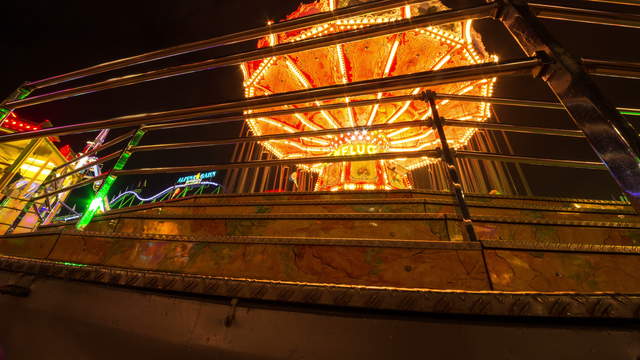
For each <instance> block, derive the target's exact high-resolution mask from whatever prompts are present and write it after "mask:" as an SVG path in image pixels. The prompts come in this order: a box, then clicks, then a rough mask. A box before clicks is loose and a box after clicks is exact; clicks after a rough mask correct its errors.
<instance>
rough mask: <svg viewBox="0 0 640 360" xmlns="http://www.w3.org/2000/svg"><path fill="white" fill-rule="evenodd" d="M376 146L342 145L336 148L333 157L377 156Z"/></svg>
mask: <svg viewBox="0 0 640 360" xmlns="http://www.w3.org/2000/svg"><path fill="white" fill-rule="evenodd" d="M379 152H380V150H378V145H376V144H344V145H342V146H340V147H338V148H337V149H336V150H335V151H334V152H333V155H335V156H347V155H364V154H369V155H372V154H377V153H379Z"/></svg>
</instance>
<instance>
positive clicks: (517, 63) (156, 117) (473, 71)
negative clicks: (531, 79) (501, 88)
mask: <svg viewBox="0 0 640 360" xmlns="http://www.w3.org/2000/svg"><path fill="white" fill-rule="evenodd" d="M542 65H543V63H542V61H541V60H540V59H539V58H537V57H530V58H524V59H516V60H509V61H503V62H498V63H483V64H476V65H468V66H458V67H452V68H446V69H442V70H436V71H423V72H418V73H413V74H407V75H398V76H391V77H388V78H380V79H371V80H362V81H356V82H352V83H348V84H336V85H330V86H323V87H318V88H311V89H304V90H298V91H291V92H286V93H279V94H273V95H263V96H256V97H253V98H249V99H244V100H238V101H233V102H229V103H221V104H213V105H208V106H201V107H194V108H186V109H178V110H171V111H164V112H158V113H151V114H149V113H144V114H135V115H127V116H122V117H117V118H113V119H109V120H102V121H94V122H90V123H84V124H77V125H67V126H60V127H56V128H51V129H43V130H37V131H32V132H28V133H19V134H9V135H3V136H0V142H6V141H15V140H22V139H31V138H34V137H41V136H61V135H68V134H75V133H78V132H86V131H91V130H101V129H107V128H109V129H114V128H120V127H129V126H138V125H143V124H150V123H156V124H157V123H162V122H170V121H176V120H185V119H195V118H204V117H209V116H214V115H227V116H229V114H232V113H237V112H242V111H245V110H258V109H265V108H270V107H275V106H283V105H291V104H304V103H313V102H316V101H322V100H328V99H334V98H342V97H345V96H349V97H351V96H360V95H367V94H372V93H378V92H386V91H395V90H403V89H408V88H415V87H427V86H434V85H441V84H448V83H455V82H462V81H469V80H477V79H483V78H486V77H494V76H507V75H520V74H530V73H531V72H533V70H534V69H536V68H539V67H540V66H542ZM354 104H355V102H354V103H350V106H354ZM245 117H252V116H243V117H240V119H244V118H245ZM227 121H228V120H227Z"/></svg>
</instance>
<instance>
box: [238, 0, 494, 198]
mask: <svg viewBox="0 0 640 360" xmlns="http://www.w3.org/2000/svg"><path fill="white" fill-rule="evenodd" d="M335 1H336V0H319V1H317V2H314V3H311V4H302V5H300V7H299V8H298V9H297V10H296V11H295V12H293V13H292V14H290V15H289V16H288V17H287V20H290V19H294V18H298V17H301V16H307V15H311V14H314V13H318V12H323V11H331V10H333V9H334V8H335V7H336V3H335ZM339 5H340V6H348V5H350V4H349V1H343V2H341V3H340V4H339ZM442 9H444V6H443V5H441V4H440V3H439V2H433V1H431V2H428V3H421V4H416V5H411V6H405V7H402V8H398V9H394V10H390V11H386V12H380V13H375V14H369V15H364V16H359V17H356V18H352V19H346V20H342V21H337V22H331V23H325V24H320V25H317V26H314V27H310V28H306V29H302V30H297V31H291V32H286V33H281V34H275V35H270V36H269V37H266V38H263V39H261V40H259V42H258V47H267V46H273V45H276V44H280V43H286V42H294V41H301V40H304V39H309V38H315V37H320V36H323V35H327V34H331V33H336V32H341V31H347V30H353V29H359V28H364V27H367V26H370V25H373V24H381V23H388V22H393V21H397V20H401V19H405V18H409V17H412V16H416V15H421V14H425V13H428V12H434V11H439V10H442ZM495 60H496V58H495V57H492V56H489V55H487V54H486V53H485V51H484V49H483V46H482V42H481V40H480V37H479V36H478V35H477V34H476V33H475V32H474V31H473V29H472V21H471V20H468V21H465V22H462V23H454V24H450V25H444V26H437V27H426V28H419V29H415V30H412V31H407V32H404V33H399V34H392V35H386V36H381V37H376V38H371V39H367V40H362V41H357V42H351V43H346V44H341V45H332V46H329V47H325V48H320V49H314V50H308V51H304V52H299V53H294V54H289V55H284V56H276V57H270V58H266V59H263V60H259V61H252V62H248V63H244V64H242V66H241V68H242V71H243V74H244V79H245V80H244V83H243V85H244V88H245V96H246V97H253V96H259V95H270V94H275V93H282V92H290V91H296V90H302V89H308V88H315V87H322V86H330V85H336V84H345V83H349V82H354V81H362V80H368V79H373V78H384V77H388V76H396V75H403V74H410V73H415V72H420V71H429V70H438V69H444V68H448V67H456V66H464V65H470V64H478V63H483V62H489V61H495ZM494 82H495V78H492V79H482V80H476V81H466V82H459V83H453V84H445V85H439V86H434V87H431V88H429V89H430V90H432V91H436V92H439V93H449V94H467V95H480V96H491V94H492V89H493V84H494ZM424 90H427V89H425V88H414V89H408V90H400V91H391V92H382V93H378V94H372V95H366V96H357V97H352V98H342V99H335V100H328V101H322V102H317V103H315V104H311V103H307V104H297V105H295V107H307V106H314V105H318V104H331V103H337V102H355V101H359V100H369V99H374V98H376V97H378V98H380V97H389V96H399V95H409V94H418V93H420V92H421V91H424ZM437 106H438V110H439V112H440V115H441V116H442V117H444V118H450V119H458V120H467V121H486V120H487V119H488V118H489V113H490V112H489V106H490V105H489V104H487V103H472V102H459V101H449V100H442V101H438V103H437ZM284 108H287V107H284ZM277 109H283V107H274V108H270V109H267V110H277ZM430 116H431V110H430V109H429V107H428V105H427V104H426V103H425V102H423V101H406V102H397V103H384V104H379V105H370V106H361V107H350V108H343V109H337V110H323V111H316V112H307V113H298V114H292V115H283V116H275V117H260V118H253V119H248V120H247V122H248V125H249V127H250V129H251V131H252V133H253V134H255V135H257V136H260V135H267V134H277V133H283V132H289V133H294V132H299V131H310V130H320V129H331V128H338V127H353V126H362V127H364V130H362V131H358V132H355V133H344V134H341V135H339V136H317V137H307V138H299V139H287V140H271V141H265V142H262V145H263V146H265V147H266V148H267V149H268V150H269V151H270V152H271V153H273V154H274V155H275V156H276V157H278V158H281V159H290V158H303V157H312V156H331V155H359V154H373V153H380V152H397V153H399V155H401V154H402V153H403V152H408V151H417V150H429V149H434V148H436V147H438V143H439V140H438V139H437V136H436V134H435V132H434V130H433V129H431V128H429V127H412V128H400V129H389V130H381V131H367V130H366V126H367V125H373V124H384V123H398V122H404V121H414V120H420V119H422V120H424V119H427V118H429V117H430ZM445 131H446V136H447V139H448V142H449V144H450V146H451V147H452V148H458V147H461V146H464V145H465V144H466V143H467V141H468V140H469V138H470V137H471V136H472V135H473V134H474V133H475V131H476V129H475V128H453V127H446V128H445ZM434 161H437V159H433V158H427V157H423V158H406V159H397V160H375V161H360V162H351V163H350V162H345V163H324V164H314V165H299V167H300V168H301V169H304V170H308V171H313V172H316V173H318V181H317V183H316V186H315V189H316V190H331V191H338V190H356V189H358V190H376V189H387V190H390V189H403V188H411V184H410V183H409V180H408V177H407V173H408V171H410V170H413V169H416V168H419V167H421V166H425V165H426V164H429V163H432V162H434Z"/></svg>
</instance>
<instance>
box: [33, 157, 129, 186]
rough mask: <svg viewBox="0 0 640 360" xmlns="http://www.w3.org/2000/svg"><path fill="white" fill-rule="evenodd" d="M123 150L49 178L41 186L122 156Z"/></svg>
mask: <svg viewBox="0 0 640 360" xmlns="http://www.w3.org/2000/svg"><path fill="white" fill-rule="evenodd" d="M123 151H124V149H121V150H117V151H114V152H112V153H111V154H109V155H105V156H103V157H101V158H99V159H97V160H95V161H93V162H90V163H88V164H85V165H83V166H81V167H79V168H76V169H73V170H71V171H69V172H67V173H65V174H62V175H60V176H58V177H56V178H53V179H50V180H47V181H45V182H43V183H42V184H40V186H45V185H48V184H51V183H52V182H55V181H58V180H61V179H64V178H67V177H69V176H71V175H73V174H76V173H79V172H80V171H82V170H86V169H88V168H90V167H93V166H96V165H100V164H102V163H105V162H107V161H109V160H112V159H115V158H117V157H118V156H120V154H122V152H123Z"/></svg>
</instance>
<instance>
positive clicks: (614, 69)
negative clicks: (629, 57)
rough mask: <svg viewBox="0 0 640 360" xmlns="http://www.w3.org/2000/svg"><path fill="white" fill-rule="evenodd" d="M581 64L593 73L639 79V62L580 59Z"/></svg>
mask: <svg viewBox="0 0 640 360" xmlns="http://www.w3.org/2000/svg"><path fill="white" fill-rule="evenodd" d="M582 64H583V65H584V66H585V67H586V68H587V71H588V72H589V73H590V74H593V75H600V76H611V77H621V78H627V79H640V63H637V62H629V61H608V60H597V59H582Z"/></svg>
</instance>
